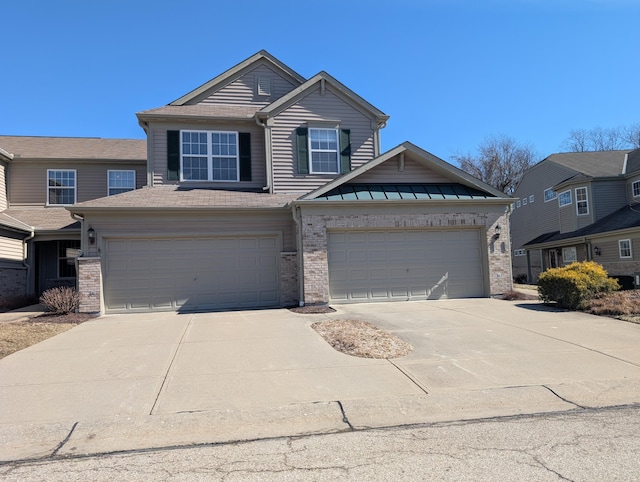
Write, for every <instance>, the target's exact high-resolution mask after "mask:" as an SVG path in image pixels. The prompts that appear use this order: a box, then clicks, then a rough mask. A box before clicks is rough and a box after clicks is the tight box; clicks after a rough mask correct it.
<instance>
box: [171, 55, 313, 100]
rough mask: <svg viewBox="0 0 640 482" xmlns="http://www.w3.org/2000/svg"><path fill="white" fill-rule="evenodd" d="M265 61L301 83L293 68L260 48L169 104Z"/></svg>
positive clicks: (224, 82) (226, 81)
mask: <svg viewBox="0 0 640 482" xmlns="http://www.w3.org/2000/svg"><path fill="white" fill-rule="evenodd" d="M262 60H264V61H266V62H268V63H270V64H272V65H274V66H275V67H277V68H278V69H279V70H280V71H282V72H283V73H284V74H285V75H286V76H288V77H290V80H292V81H293V83H300V84H301V83H303V82H304V81H305V78H304V77H302V76H301V75H300V74H298V73H297V72H296V71H295V70H293V69H291V68H290V67H288V66H287V65H285V64H283V63H282V62H280V61H279V60H278V59H276V58H275V57H274V56H272V55H271V54H269V53H268V52H267V51H266V50H261V51H260V52H258V53H256V54H254V55H252V56H251V57H249V58H248V59H246V60H243V61H242V62H240V63H239V64H237V65H235V66H234V67H231V68H230V69H229V70H227V71H225V72H223V73H222V74H220V75H218V76H216V77H214V78H213V79H211V80H210V81H208V82H206V83H204V84H202V85H201V86H200V87H197V88H196V89H194V90H192V91H191V92H189V93H187V94H185V95H183V96H182V97H180V98H179V99H176V100H174V101H173V102H170V103H169V105H184V104H186V103H187V102H190V101H192V100H194V99H196V98H198V97H199V96H201V95H203V94H204V93H205V92H208V91H212V90H217V89H220V88H221V87H223V86H225V85H227V84H229V83H231V82H233V81H234V80H235V79H237V78H238V77H241V76H242V74H243V73H244V72H246V71H247V70H249V69H250V68H251V67H252V66H254V65H255V64H256V63H257V62H260V61H262Z"/></svg>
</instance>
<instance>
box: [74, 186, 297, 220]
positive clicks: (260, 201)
mask: <svg viewBox="0 0 640 482" xmlns="http://www.w3.org/2000/svg"><path fill="white" fill-rule="evenodd" d="M299 196H300V194H268V193H262V192H242V191H223V190H216V189H203V188H190V187H185V186H155V187H145V188H142V189H136V190H135V191H130V192H126V193H122V194H118V195H116V196H109V197H103V198H100V199H94V200H91V201H85V202H82V203H78V204H75V205H74V206H72V207H69V209H70V210H71V211H72V212H76V213H82V212H83V211H86V210H91V209H109V208H116V209H118V208H122V209H135V208H141V209H172V208H210V209H213V208H223V209H224V208H235V209H242V208H281V207H285V206H286V205H287V204H289V203H290V202H291V201H293V200H294V199H296V198H297V197H299Z"/></svg>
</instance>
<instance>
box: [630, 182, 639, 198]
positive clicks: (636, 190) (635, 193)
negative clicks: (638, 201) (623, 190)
mask: <svg viewBox="0 0 640 482" xmlns="http://www.w3.org/2000/svg"><path fill="white" fill-rule="evenodd" d="M631 187H632V189H633V197H638V196H640V181H634V182H633V184H632V185H631Z"/></svg>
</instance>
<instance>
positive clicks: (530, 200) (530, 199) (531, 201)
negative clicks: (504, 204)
mask: <svg viewBox="0 0 640 482" xmlns="http://www.w3.org/2000/svg"><path fill="white" fill-rule="evenodd" d="M533 200H534V197H533V194H531V195H530V196H529V204H533Z"/></svg>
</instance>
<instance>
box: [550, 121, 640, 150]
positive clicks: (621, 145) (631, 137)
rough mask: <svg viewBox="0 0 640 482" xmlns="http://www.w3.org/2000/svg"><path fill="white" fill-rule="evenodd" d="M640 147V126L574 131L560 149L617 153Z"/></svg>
mask: <svg viewBox="0 0 640 482" xmlns="http://www.w3.org/2000/svg"><path fill="white" fill-rule="evenodd" d="M638 147H640V124H634V125H631V126H629V127H615V128H610V129H605V128H602V127H594V128H593V129H589V130H586V129H573V130H571V131H569V137H567V138H566V139H565V140H564V141H563V143H562V144H561V145H560V148H561V149H563V150H565V151H569V152H585V151H616V150H619V149H629V148H631V149H637V148H638Z"/></svg>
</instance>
